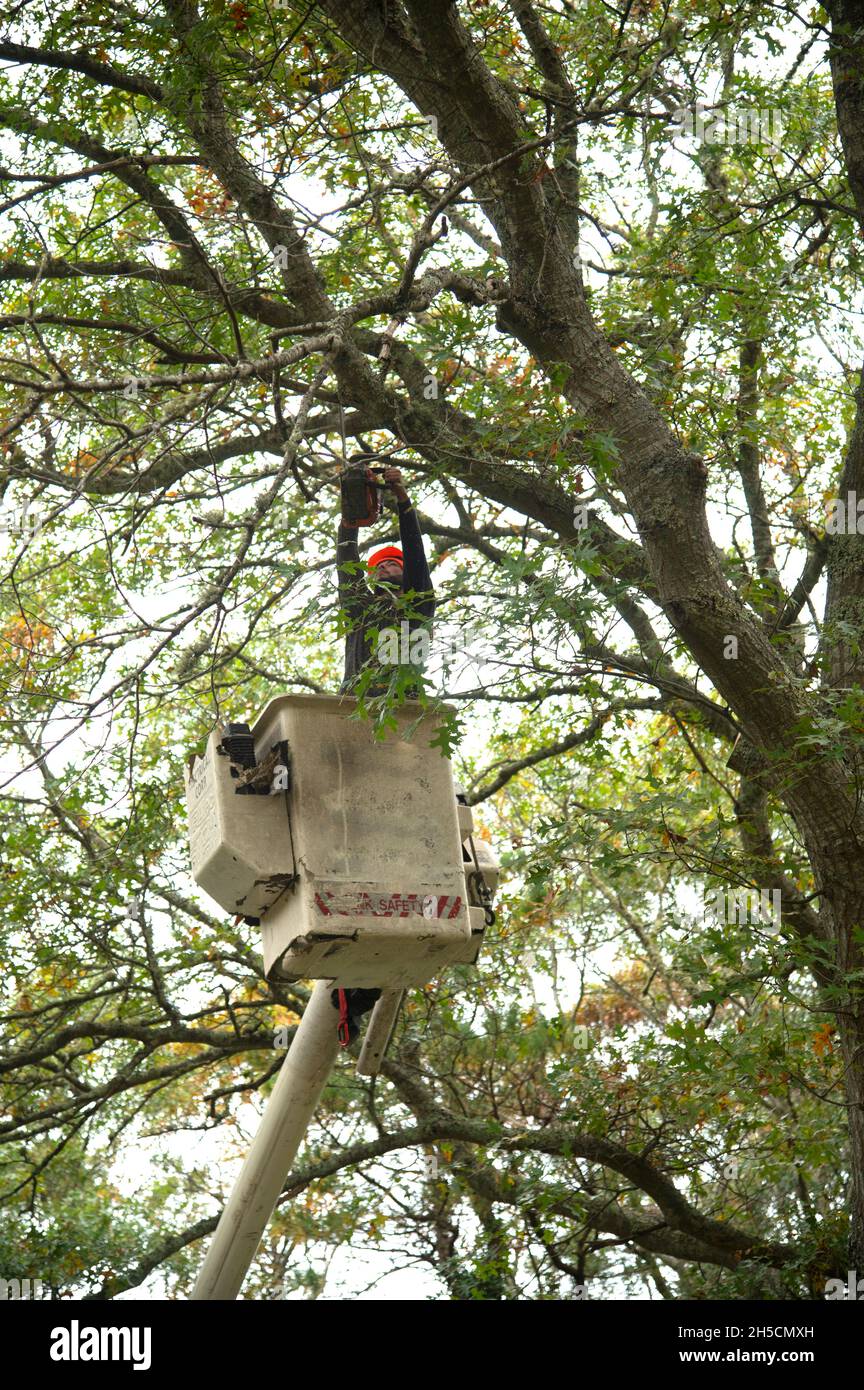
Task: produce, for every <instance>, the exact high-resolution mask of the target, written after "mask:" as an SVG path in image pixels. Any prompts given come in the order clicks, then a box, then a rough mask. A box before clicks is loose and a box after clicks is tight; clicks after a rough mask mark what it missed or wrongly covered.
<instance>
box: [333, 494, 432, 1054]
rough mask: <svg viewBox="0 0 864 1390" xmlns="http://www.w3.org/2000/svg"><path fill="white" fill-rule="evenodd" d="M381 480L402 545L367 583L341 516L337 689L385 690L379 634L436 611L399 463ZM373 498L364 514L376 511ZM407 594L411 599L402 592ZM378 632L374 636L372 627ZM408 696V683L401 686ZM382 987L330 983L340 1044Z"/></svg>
mask: <svg viewBox="0 0 864 1390" xmlns="http://www.w3.org/2000/svg"><path fill="white" fill-rule="evenodd" d="M383 484H384V486H385V487H388V488H389V489H390V491H391V492H392V494H393V496H394V497H395V499H396V504H397V507H398V509H399V539H400V540H401V542H402V545H401V547H400V546H396V545H385V546H384V547H383V549H381V550H376V551H375V553H374V554H373V555H371V556H370V557H369V560H368V561H367V570H368V575H369V583H367V581H366V577H365V576H364V575H363V573H362V571H361V569H360V552H359V550H358V548H357V532H358V527H357V526H351V525H349V524H348V523H347V522H346V521H345V518H344V516H343V517H342V518H340V522H339V536H338V542H337V547H336V570H337V573H338V575H339V605H340V607H341V609H342V612H343V614H344V616H345V621H346V623H347V626H348V630H347V633H346V636H345V677H344V680H343V681H342V685H341V687H340V691H341V692H342V693H344V692H346V691H350V690H352V689H354V688H355V686H356V685H357V682H358V680H359V679H360V677H361V676H362V675H363V673H364V672H366V671H369V672H371V673H372V680H371V681H370V682H369V683H368V684H367V685H366V686H365V688H364V690H363V693H364V694H365V695H380V694H383V693H384V692H385V691H386V690H387V688H388V684H389V682H388V681H387V680H386V679H385V678H384V675H385V662H384V661H382V655H381V654H382V647H381V643H380V638H381V636H382V634H383V633H385V632H386V631H387V629H388V628H389V629H390V630H391V633H392V630H393V629H396V633H397V634H398V635H397V644H396V645H397V646H398V647H399V649H400V651H401V638H402V632H403V624H404V625H407V631H408V633H409V634H410V633H411V632H413V631H416V630H417V629H418V628H421V627H425V628H426V631H427V632H428V631H430V630H431V624H432V618H433V615H434V613H435V593H434V590H433V587H432V576H431V575H430V573H429V566H428V564H427V562H426V552H425V551H424V549H423V537H422V536H421V534H420V525H419V523H418V521H417V514H416V512H415V511H414V508H413V507H412V505H411V499H410V497H409V496H408V493H407V491H406V490H405V484H404V481H403V478H402V473H401V471H400V470H399V469H398V468H394V467H386V468H384V469H383ZM377 511H378V509H377V504H376V505H374V506H373V508H372V512H371V513H370V515H369V518H368V519H367V522H366V524H368V520H371V519H373V518H374V517H375V516H377ZM408 594H410V595H411V596H412V597H411V598H410V599H408V598H404V597H403V596H404V595H408ZM376 631H377V633H378V639H376V638H375V637H373V632H376ZM405 693H406V694H407V695H408V696H409V697H410V695H411V694H412V693H413V692H412V691H411V690H410V689H409V690H407V691H406V692H405ZM380 994H381V991H380V989H334V990H333V992H332V995H331V998H332V1001H333V1007H334V1008H335V1009H338V1011H339V1026H338V1034H339V1041H340V1043H341V1044H342V1046H343V1047H348V1046H349V1044H350V1043H352V1042H353V1041H354V1039H355V1038H356V1037H357V1034H358V1033H359V1031H360V1020H361V1018H362V1017H363V1015H364V1014H366V1013H368V1012H369V1010H370V1009H371V1008H372V1007H373V1005H374V1004H375V1001H376V1000H377V999H378V997H379V996H380Z"/></svg>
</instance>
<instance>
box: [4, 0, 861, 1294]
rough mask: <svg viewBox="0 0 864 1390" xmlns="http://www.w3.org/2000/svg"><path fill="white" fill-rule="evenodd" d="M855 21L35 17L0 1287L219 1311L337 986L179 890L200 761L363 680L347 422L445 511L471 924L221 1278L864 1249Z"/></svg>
mask: <svg viewBox="0 0 864 1390" xmlns="http://www.w3.org/2000/svg"><path fill="white" fill-rule="evenodd" d="M862 35H864V7H862V5H861V4H860V3H856V2H855V0H831V3H830V4H829V5H827V6H825V7H824V8H823V7H820V6H810V5H796V4H794V3H766V0H741V3H735V4H732V3H730V4H725V3H722V4H718V3H716V2H715V3H709V0H622V3H620V4H619V3H605V0H582V3H578V0H494V3H493V2H491V0H351V3H350V4H346V3H344V0H318V3H314V2H313V3H312V4H307V3H305V0H303V3H294V0H279V3H276V0H233V3H228V2H227V0H212V3H210V4H208V5H207V6H206V7H205V6H199V5H197V4H196V3H194V0H138V3H123V2H122V0H113V2H112V4H110V5H102V4H100V3H97V0H83V2H80V3H69V0H59V3H55V4H52V5H50V6H49V5H47V4H45V3H44V0H22V2H21V3H18V4H15V3H13V4H12V5H11V7H10V8H9V10H8V12H7V14H6V17H5V18H4V20H3V24H2V32H0V130H2V137H0V527H2V528H3V529H2V532H0V551H2V577H0V744H2V767H3V774H4V775H3V786H2V789H0V857H2V870H0V961H2V971H0V990H2V997H0V1009H2V1015H3V1024H2V1029H3V1036H2V1050H0V1094H2V1118H0V1137H2V1141H3V1143H2V1148H0V1202H2V1213H3V1215H2V1222H0V1271H3V1273H4V1274H5V1276H6V1277H14V1276H16V1275H18V1276H20V1277H26V1276H30V1277H33V1275H34V1274H35V1275H37V1276H39V1277H41V1278H43V1279H44V1280H45V1281H46V1282H47V1283H50V1284H51V1285H53V1286H55V1287H57V1288H61V1289H64V1290H67V1291H69V1290H71V1291H73V1292H74V1294H75V1296H76V1297H88V1298H97V1299H105V1298H112V1297H114V1296H116V1295H117V1294H120V1293H123V1292H125V1291H127V1290H139V1291H144V1293H145V1294H146V1295H147V1296H160V1294H162V1293H168V1294H169V1296H176V1297H183V1296H185V1295H186V1294H188V1291H189V1289H190V1287H191V1280H192V1278H193V1276H194V1272H195V1269H196V1267H197V1265H198V1264H199V1263H200V1259H201V1256H202V1253H203V1248H204V1247H203V1242H204V1241H205V1240H206V1238H207V1237H208V1236H209V1234H210V1233H211V1232H212V1231H213V1229H214V1228H215V1225H216V1221H217V1219H218V1215H219V1210H220V1208H221V1205H222V1202H223V1200H224V1197H225V1195H226V1193H227V1190H228V1186H229V1184H230V1181H231V1178H232V1176H233V1174H234V1172H235V1171H236V1164H235V1163H234V1160H235V1159H237V1158H238V1157H239V1156H240V1155H242V1153H243V1151H244V1149H245V1146H246V1144H247V1143H248V1138H249V1135H250V1133H251V1132H252V1130H253V1129H254V1126H255V1123H256V1117H257V1115H258V1113H259V1112H260V1107H261V1104H262V1102H263V1100H264V1098H265V1097H266V1095H267V1093H268V1090H269V1088H270V1085H271V1084H272V1080H273V1077H274V1075H275V1073H276V1072H277V1071H278V1069H279V1066H280V1064H281V1061H282V1058H283V1056H284V1050H283V1048H282V1047H280V1045H278V1038H279V1036H280V1030H281V1033H282V1034H284V1035H285V1036H287V1037H290V1035H291V1033H292V1030H293V1028H294V1027H295V1026H296V1023H297V1021H298V1019H299V1017H300V1016H301V1015H302V1013H303V1009H304V1007H305V1004H306V1001H307V1000H308V997H309V991H310V986H309V985H307V984H306V983H302V984H298V985H296V986H292V985H284V984H274V983H272V982H268V981H267V980H266V979H265V977H264V974H263V969H262V964H261V958H260V955H259V951H258V939H257V933H256V931H255V929H254V928H253V927H249V926H247V925H245V924H243V923H242V922H240V923H234V922H232V921H231V920H226V918H224V917H223V916H222V915H220V914H219V913H218V912H216V911H215V910H214V908H213V904H212V903H210V902H209V900H205V899H204V898H203V897H202V895H201V894H199V893H198V891H197V890H196V888H195V886H194V884H193V882H192V879H191V875H190V870H189V863H188V851H187V847H186V840H185V815H184V806H183V767H184V762H185V759H186V757H187V755H188V753H189V752H190V751H192V750H194V749H196V748H197V749H200V748H201V747H202V746H203V743H204V740H205V739H206V737H207V735H208V734H209V732H210V730H211V729H212V728H213V726H214V724H215V723H216V722H217V721H219V720H221V719H225V718H231V719H238V718H239V719H244V718H247V717H248V716H249V715H250V714H253V713H254V712H255V711H257V710H258V709H259V708H261V707H262V706H263V705H264V704H265V703H266V701H267V699H268V698H269V697H270V696H271V695H272V694H273V693H274V692H275V691H280V692H281V691H298V692H299V691H303V690H309V691H320V692H333V691H335V690H337V689H338V686H339V682H340V679H341V674H342V672H341V659H342V640H343V629H342V626H341V625H340V621H339V614H338V611H337V608H338V605H337V590H336V574H335V568H334V553H335V531H336V525H337V521H338V514H339V494H338V477H339V469H340V464H341V461H342V460H343V459H344V458H345V457H346V455H347V454H350V453H351V452H353V451H357V450H371V451H390V453H391V454H392V456H394V457H398V459H399V460H400V461H401V466H402V467H403V469H404V472H405V475H406V479H407V482H408V486H409V490H410V492H411V496H412V500H413V501H414V503H415V505H416V507H417V510H418V513H419V516H420V518H421V524H422V527H423V530H424V533H425V536H426V544H427V547H428V549H429V553H430V561H431V567H432V572H433V578H434V582H435V586H436V592H437V595H438V604H439V606H438V613H437V617H436V640H437V644H438V645H437V655H435V656H434V658H433V661H432V663H431V664H430V667H429V669H428V670H427V673H426V678H425V685H424V691H423V695H422V698H423V700H424V701H426V702H428V703H431V704H432V705H433V706H435V707H436V708H437V707H438V706H439V705H440V704H441V703H442V702H444V704H446V707H447V709H448V710H449V711H450V712H449V713H448V714H447V715H446V737H445V739H444V747H445V750H449V751H450V752H451V753H452V756H453V758H454V762H455V764H456V768H457V772H458V775H459V776H460V778H461V780H462V782H463V783H464V784H465V786H466V788H467V793H468V800H469V801H470V802H471V804H472V805H473V807H474V814H475V820H476V822H477V824H478V826H479V833H480V834H481V835H483V836H485V837H486V838H488V839H490V840H491V841H492V842H493V843H494V845H495V846H496V849H497V852H498V854H499V857H500V858H501V861H502V864H503V866H504V881H503V886H502V892H501V900H500V903H499V920H498V924H497V926H496V927H495V929H494V930H492V931H490V932H489V933H488V934H487V942H486V945H485V947H484V952H483V955H482V956H481V959H480V963H479V966H478V968H477V969H469V968H467V967H459V968H455V969H453V970H451V971H449V972H448V973H447V974H446V975H445V976H443V977H442V978H440V979H439V980H437V981H436V982H435V983H434V984H433V985H430V986H428V987H426V988H424V989H422V990H416V991H414V992H413V993H412V994H411V995H410V996H409V998H408V1000H407V1001H406V1005H405V1008H404V1010H403V1014H402V1017H401V1020H400V1023H399V1026H398V1028H397V1032H396V1035H395V1038H394V1041H393V1044H392V1046H391V1050H390V1053H389V1054H388V1058H387V1060H386V1062H385V1064H384V1068H383V1072H382V1075H381V1076H380V1077H379V1078H378V1079H377V1081H376V1082H375V1083H374V1084H370V1083H368V1082H367V1081H364V1080H362V1079H361V1078H359V1077H357V1076H356V1075H355V1074H354V1071H353V1068H352V1065H351V1061H350V1058H346V1059H345V1060H344V1062H343V1063H342V1064H341V1065H340V1066H339V1067H338V1069H337V1072H336V1073H335V1075H334V1079H333V1082H332V1084H331V1085H330V1086H329V1088H328V1090H327V1092H326V1094H325V1099H324V1102H323V1104H322V1109H321V1112H320V1115H319V1117H318V1120H317V1121H316V1124H315V1126H314V1127H313V1129H312V1131H311V1132H310V1135H309V1139H308V1143H307V1146H306V1148H305V1149H304V1150H303V1151H302V1152H301V1158H300V1159H299V1160H298V1164H297V1166H296V1168H295V1171H294V1172H292V1174H291V1175H290V1177H289V1179H288V1182H287V1184H286V1187H285V1190H284V1193H283V1198H282V1200H281V1201H280V1204H279V1207H278V1209H277V1213H276V1216H275V1217H274V1220H273V1222H272V1223H271V1227H270V1229H269V1230H268V1233H267V1236H266V1238H265V1241H264V1243H263V1245H262V1247H261V1250H260V1251H259V1254H258V1257H257V1259H256V1263H255V1265H254V1267H253V1269H252V1271H251V1273H250V1276H249V1279H248V1281H247V1284H246V1286H245V1290H244V1293H245V1296H249V1297H261V1298H273V1297H280V1296H283V1295H287V1296H306V1297H310V1298H314V1297H318V1296H325V1297H327V1296H331V1297H332V1296H338V1293H339V1291H340V1289H344V1288H345V1287H349V1286H350V1287H351V1288H354V1289H357V1288H359V1287H360V1286H361V1285H362V1284H363V1281H364V1279H367V1274H368V1280H367V1282H368V1285H369V1287H370V1289H373V1288H374V1287H375V1281H376V1280H377V1279H379V1278H380V1277H381V1276H382V1274H391V1275H392V1274H393V1273H394V1272H396V1274H397V1275H399V1274H400V1273H401V1276H402V1277H404V1278H409V1277H410V1278H413V1277H415V1273H414V1272H416V1271H417V1270H419V1271H421V1275H422V1281H423V1282H422V1287H423V1288H425V1289H426V1290H427V1291H432V1294H433V1296H436V1297H439V1298H442V1299H459V1300H468V1299H482V1300H500V1299H506V1300H510V1299H532V1300H550V1299H562V1298H569V1297H573V1296H575V1295H576V1293H577V1292H578V1290H579V1289H580V1288H583V1287H584V1288H585V1289H587V1290H588V1293H589V1296H591V1297H597V1298H604V1297H620V1296H622V1293H623V1295H624V1296H629V1297H646V1296H647V1297H654V1298H656V1297H660V1298H664V1299H676V1298H691V1297H698V1298H702V1299H724V1298H746V1297H757V1298H770V1299H814V1298H821V1297H823V1296H824V1288H825V1282H826V1280H827V1279H828V1278H831V1277H834V1276H839V1277H841V1278H843V1279H845V1272H846V1270H847V1267H849V1266H848V1264H847V1262H850V1261H851V1267H852V1268H856V1269H858V1270H860V1271H862V1273H864V888H862V886H861V870H860V866H861V864H862V862H864V861H862V848H864V811H862V770H864V767H862V733H864V689H862V685H864V680H862V676H864V522H862V524H861V534H859V529H858V525H857V521H858V510H857V499H858V498H859V497H860V498H861V501H862V510H864V414H862V412H864V395H862V388H861V386H860V380H859V373H860V361H861V356H862V341H861V332H860V327H859V323H860V311H861V296H860V292H859V282H860V274H861V263H862V241H861V237H862V221H864V93H862V80H864V37H862ZM838 499H839V502H841V503H842V508H841V507H840V506H838V505H837V502H838ZM366 535H368V539H367V538H366ZM396 535H397V529H396V522H395V518H394V516H393V514H392V512H388V513H386V514H385V517H384V519H383V520H382V522H381V523H380V525H379V526H378V527H377V528H376V529H375V531H374V537H373V535H372V533H366V534H364V537H363V540H362V543H361V552H362V551H364V549H365V548H368V546H369V545H371V544H373V543H377V542H379V541H381V540H382V539H383V540H392V539H395V538H396ZM414 677H415V672H413V671H412V670H401V668H396V670H395V673H394V681H393V683H392V688H391V690H390V691H389V692H388V693H387V695H386V696H381V697H377V696H376V697H374V698H373V697H371V696H369V697H368V698H366V699H364V700H363V701H362V702H361V714H362V717H364V718H368V719H370V720H372V721H373V722H374V724H375V726H376V727H377V728H379V729H380V731H381V732H382V734H383V733H384V732H386V730H387V728H388V726H389V723H390V715H391V712H392V708H393V704H394V702H398V701H400V700H402V699H404V697H405V692H406V688H407V685H408V684H409V683H410V682H412V681H413V680H414ZM747 894H749V895H750V896H749V897H747ZM760 895H761V897H760ZM706 899H708V901H709V902H713V903H714V905H715V908H716V910H715V911H713V912H712V911H706V910H705V908H704V903H705V901H706ZM757 899H758V900H759V902H760V903H761V904H764V903H765V902H766V901H768V902H770V903H772V904H774V909H773V911H772V912H769V913H765V912H764V911H756V910H755V909H754V902H755V901H756V900H757ZM742 904H743V906H742ZM274 1039H275V1040H276V1042H275V1043H274ZM348 1249H350V1251H351V1260H350V1261H346V1260H345V1259H344V1253H345V1251H346V1250H348ZM349 1266H350V1268H349ZM358 1270H359V1271H361V1273H360V1274H358V1273H357V1271H358ZM364 1270H366V1271H367V1274H363V1273H362V1271H364ZM346 1279H347V1280H348V1284H346V1283H345V1280H346ZM352 1280H353V1283H352V1282H351V1281H352ZM358 1281H359V1282H358Z"/></svg>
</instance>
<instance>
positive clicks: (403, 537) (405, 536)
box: [384, 468, 435, 618]
mask: <svg viewBox="0 0 864 1390" xmlns="http://www.w3.org/2000/svg"><path fill="white" fill-rule="evenodd" d="M384 481H385V482H387V483H389V484H390V487H391V488H392V490H393V495H394V497H395V498H396V501H397V502H398V504H399V539H400V541H401V544H402V592H403V593H405V594H408V593H415V594H418V595H422V597H418V598H417V599H415V600H414V601H413V602H412V604H411V609H412V612H414V613H416V614H417V615H418V616H419V617H422V618H431V617H432V616H433V615H434V613H435V590H434V587H433V585H432V576H431V574H430V573H429V565H428V564H427V561H426V551H425V550H424V548H423V536H422V533H421V531H420V523H419V521H418V520H417V513H416V512H415V510H414V508H413V507H412V505H411V499H410V497H409V496H408V493H407V492H406V491H405V486H404V484H403V482H402V474H401V473H400V471H399V469H398V468H387V469H385V470H384Z"/></svg>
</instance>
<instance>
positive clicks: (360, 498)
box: [339, 454, 389, 526]
mask: <svg viewBox="0 0 864 1390" xmlns="http://www.w3.org/2000/svg"><path fill="white" fill-rule="evenodd" d="M378 457H379V455H378V454H359V455H356V456H355V457H354V458H352V459H350V460H349V461H348V463H346V465H345V467H344V468H343V470H342V473H341V474H340V477H339V489H340V492H341V495H342V520H343V522H344V523H345V525H346V526H374V524H375V522H376V521H377V520H378V518H379V516H380V515H381V489H382V488H386V487H389V484H388V483H385V482H384V481H383V477H382V476H381V475H382V474H383V472H384V466H383V465H382V464H373V463H370V462H369V460H370V459H375V458H378Z"/></svg>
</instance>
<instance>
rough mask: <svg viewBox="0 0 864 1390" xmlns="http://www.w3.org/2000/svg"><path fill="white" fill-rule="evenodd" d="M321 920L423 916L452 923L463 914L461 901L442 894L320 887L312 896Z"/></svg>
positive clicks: (453, 896)
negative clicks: (451, 921)
mask: <svg viewBox="0 0 864 1390" xmlns="http://www.w3.org/2000/svg"><path fill="white" fill-rule="evenodd" d="M315 907H316V908H317V910H318V912H319V913H320V914H321V915H322V917H425V918H427V919H433V918H442V917H445V918H447V920H448V921H449V920H452V919H453V918H454V917H458V916H459V914H460V912H461V911H462V898H461V897H460V896H459V895H458V894H457V895H453V894H450V895H447V894H442V893H421V892H417V893H370V892H369V891H368V890H367V889H365V888H346V887H345V886H344V885H342V884H339V885H334V886H333V888H328V887H326V886H325V885H323V884H322V886H321V887H320V888H319V889H317V890H316V893H315Z"/></svg>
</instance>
